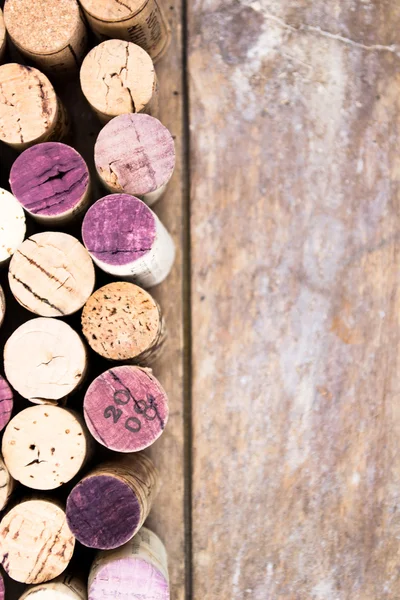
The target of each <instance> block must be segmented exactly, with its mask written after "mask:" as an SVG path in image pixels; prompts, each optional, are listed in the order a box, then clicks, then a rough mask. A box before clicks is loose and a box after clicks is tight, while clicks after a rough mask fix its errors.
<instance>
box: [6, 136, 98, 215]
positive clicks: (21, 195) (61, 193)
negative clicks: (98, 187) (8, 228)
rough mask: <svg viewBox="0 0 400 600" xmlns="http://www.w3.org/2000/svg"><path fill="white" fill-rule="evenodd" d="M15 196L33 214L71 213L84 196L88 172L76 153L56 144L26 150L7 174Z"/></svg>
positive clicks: (69, 148) (50, 143) (46, 143)
mask: <svg viewBox="0 0 400 600" xmlns="http://www.w3.org/2000/svg"><path fill="white" fill-rule="evenodd" d="M10 185H11V189H12V192H13V194H14V196H15V197H16V198H17V200H18V201H19V202H20V203H21V204H22V206H23V207H24V208H25V209H26V210H27V211H28V212H30V213H32V214H33V215H42V216H48V217H50V216H59V215H63V214H64V213H68V212H69V211H71V210H72V209H73V208H74V207H75V206H76V205H78V204H79V203H80V202H81V200H82V198H83V196H84V195H85V194H86V192H87V190H88V186H89V171H88V168H87V166H86V163H85V161H84V160H83V158H82V157H81V155H80V154H78V152H76V150H74V149H73V148H71V147H70V146H67V145H66V144H61V143H59V142H45V143H44V144H37V145H36V146H32V147H31V148H28V149H27V150H25V151H24V152H22V154H21V155H20V156H19V157H18V158H17V159H16V161H15V162H14V164H13V166H12V168H11V173H10Z"/></svg>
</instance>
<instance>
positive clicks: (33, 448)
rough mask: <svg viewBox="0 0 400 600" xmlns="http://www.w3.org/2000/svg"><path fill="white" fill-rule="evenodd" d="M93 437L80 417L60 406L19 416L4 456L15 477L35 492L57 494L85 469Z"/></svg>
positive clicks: (8, 436)
mask: <svg viewBox="0 0 400 600" xmlns="http://www.w3.org/2000/svg"><path fill="white" fill-rule="evenodd" d="M89 449H90V436H89V435H88V432H87V430H86V427H85V426H84V424H83V420H82V419H81V417H79V416H78V415H77V414H76V413H74V412H72V411H70V410H67V409H65V408H60V407H58V406H46V405H41V406H31V407H29V408H26V409H25V410H22V411H21V412H19V413H18V414H17V415H16V416H15V417H14V418H13V419H12V420H11V421H10V423H9V424H8V426H7V427H6V430H5V432H4V435H3V441H2V453H3V457H4V462H5V464H6V466H7V469H8V470H9V472H10V473H11V475H12V477H13V478H14V479H16V480H17V481H19V482H20V483H22V484H23V485H25V486H26V487H29V488H32V489H35V490H53V489H55V488H58V487H60V485H63V484H64V483H67V482H68V481H70V480H71V479H72V478H73V477H75V475H76V474H77V473H78V472H79V470H80V469H81V468H82V466H83V465H84V463H85V461H86V459H87V457H88V453H89Z"/></svg>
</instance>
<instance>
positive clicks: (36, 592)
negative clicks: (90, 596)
mask: <svg viewBox="0 0 400 600" xmlns="http://www.w3.org/2000/svg"><path fill="white" fill-rule="evenodd" d="M19 600H87V591H86V585H85V584H84V583H83V581H82V580H81V579H78V578H77V577H72V576H71V575H70V574H65V575H64V574H63V575H60V577H57V579H54V580H53V581H51V582H49V583H42V584H41V585H35V586H32V587H30V588H29V589H28V590H26V591H25V592H24V593H23V594H22V596H21V597H20V598H19Z"/></svg>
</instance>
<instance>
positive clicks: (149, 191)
mask: <svg viewBox="0 0 400 600" xmlns="http://www.w3.org/2000/svg"><path fill="white" fill-rule="evenodd" d="M94 158H95V164H96V169H97V171H98V173H99V176H100V178H101V180H102V181H103V183H104V185H105V186H106V187H107V188H108V189H109V190H111V191H112V192H125V193H128V194H131V195H133V196H141V197H142V198H143V200H144V201H145V202H146V204H148V205H151V204H153V203H154V202H155V201H156V200H158V198H159V197H160V196H161V194H162V193H163V191H164V189H165V186H166V184H167V183H168V181H169V180H170V178H171V176H172V173H173V170H174V166H175V147H174V140H173V139H172V136H171V134H170V132H169V131H168V129H167V128H166V127H164V125H162V123H160V121H159V120H158V119H155V118H154V117H151V116H149V115H146V114H124V115H120V116H118V117H115V118H114V119H112V120H111V121H110V122H109V123H107V125H105V127H103V129H102V130H101V131H100V133H99V136H98V138H97V141H96V145H95V149H94Z"/></svg>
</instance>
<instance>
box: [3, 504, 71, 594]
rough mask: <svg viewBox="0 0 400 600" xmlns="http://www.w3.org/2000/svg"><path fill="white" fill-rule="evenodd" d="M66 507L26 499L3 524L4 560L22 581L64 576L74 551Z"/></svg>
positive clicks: (9, 570) (35, 581)
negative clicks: (64, 508)
mask: <svg viewBox="0 0 400 600" xmlns="http://www.w3.org/2000/svg"><path fill="white" fill-rule="evenodd" d="M74 546H75V538H74V536H73V535H72V533H71V531H70V529H69V527H68V524H67V519H66V515H65V512H64V510H63V509H62V508H61V507H60V506H59V505H58V504H57V503H56V502H54V501H50V500H39V499H37V500H25V501H23V502H20V503H19V504H17V505H16V506H14V507H13V508H12V509H11V510H10V511H9V512H8V513H7V514H6V515H5V516H4V517H3V519H2V520H1V523H0V551H1V559H0V560H1V563H2V565H3V567H4V569H5V571H6V572H7V574H8V575H9V576H10V577H11V578H12V579H15V581H19V582H21V583H42V582H44V581H49V580H50V579H54V578H55V577H57V576H58V575H60V574H61V573H62V572H63V571H64V570H65V569H66V567H67V566H68V563H69V561H70V560H71V558H72V553H73V551H74Z"/></svg>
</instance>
